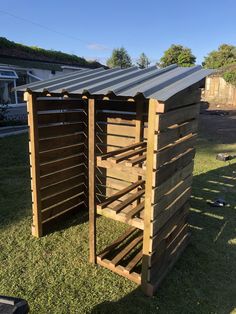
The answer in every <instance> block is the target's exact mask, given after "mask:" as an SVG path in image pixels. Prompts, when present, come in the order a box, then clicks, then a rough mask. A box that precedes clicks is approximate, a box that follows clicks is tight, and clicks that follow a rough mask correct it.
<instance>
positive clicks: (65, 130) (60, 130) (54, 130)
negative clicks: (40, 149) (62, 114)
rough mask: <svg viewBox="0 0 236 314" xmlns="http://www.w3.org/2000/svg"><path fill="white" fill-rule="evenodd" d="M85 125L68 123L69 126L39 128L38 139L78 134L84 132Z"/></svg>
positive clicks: (82, 123) (58, 125)
mask: <svg viewBox="0 0 236 314" xmlns="http://www.w3.org/2000/svg"><path fill="white" fill-rule="evenodd" d="M84 129H85V124H84V122H79V123H70V124H56V125H51V126H43V127H39V129H38V133H39V138H40V139H44V138H50V137H54V136H62V135H67V134H71V133H78V132H81V131H84Z"/></svg>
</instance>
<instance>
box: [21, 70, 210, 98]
mask: <svg viewBox="0 0 236 314" xmlns="http://www.w3.org/2000/svg"><path fill="white" fill-rule="evenodd" d="M212 72H213V71H212V70H206V69H203V68H202V67H201V66H193V67H190V68H186V67H178V66H177V65H175V64H173V65H170V66H168V67H166V68H163V69H158V68H157V67H156V66H152V67H150V68H147V69H144V70H141V69H139V68H137V67H131V68H128V69H120V68H115V69H110V70H105V69H103V68H98V69H95V70H87V69H85V70H81V71H78V72H73V73H70V74H67V75H63V76H60V77H56V78H53V79H50V80H45V81H41V82H35V83H31V84H27V85H23V86H18V87H17V88H16V90H20V91H31V92H48V93H71V94H84V93H90V94H93V95H108V94H110V93H114V94H115V95H116V96H128V97H134V96H136V95H138V94H143V96H144V97H145V98H149V99H150V98H153V99H157V100H159V101H166V100H167V99H168V98H170V97H171V96H173V95H175V94H176V93H178V92H180V91H181V90H183V89H185V88H187V87H189V86H191V85H193V84H195V83H197V82H199V81H201V80H202V79H203V78H205V77H206V76H207V75H209V74H211V73H212Z"/></svg>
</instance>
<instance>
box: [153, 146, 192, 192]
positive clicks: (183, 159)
mask: <svg viewBox="0 0 236 314" xmlns="http://www.w3.org/2000/svg"><path fill="white" fill-rule="evenodd" d="M194 155H195V149H194V148H191V149H189V150H187V151H186V152H185V153H184V154H183V155H180V156H178V158H176V159H173V160H172V161H171V162H169V163H167V164H165V165H164V166H162V167H161V168H159V170H157V171H155V172H154V173H153V186H156V187H157V186H158V185H160V184H162V183H163V182H165V181H166V180H167V179H169V178H170V177H171V176H173V175H174V174H175V173H176V171H178V170H180V169H182V168H184V167H185V166H187V165H188V164H189V163H191V161H192V160H193V158H194Z"/></svg>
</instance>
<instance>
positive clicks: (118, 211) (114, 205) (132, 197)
mask: <svg viewBox="0 0 236 314" xmlns="http://www.w3.org/2000/svg"><path fill="white" fill-rule="evenodd" d="M144 185H145V181H144V180H142V179H140V180H138V181H136V182H134V183H132V184H131V185H129V186H128V187H126V188H124V189H122V190H120V191H118V192H116V193H115V194H113V195H111V196H110V197H108V198H107V199H106V200H105V201H103V202H102V203H100V204H98V205H97V213H98V214H100V215H102V216H105V217H108V218H111V219H114V220H117V221H121V222H124V223H126V224H128V225H131V226H133V227H136V228H139V229H141V230H143V229H144V222H143V213H144V201H143V200H142V199H141V198H142V197H144V193H145V187H144ZM124 197H125V199H124ZM121 198H122V199H121Z"/></svg>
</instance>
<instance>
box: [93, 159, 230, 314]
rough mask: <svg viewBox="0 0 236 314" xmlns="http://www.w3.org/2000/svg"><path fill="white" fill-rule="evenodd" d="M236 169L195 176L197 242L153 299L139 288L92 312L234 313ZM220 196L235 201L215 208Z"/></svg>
mask: <svg viewBox="0 0 236 314" xmlns="http://www.w3.org/2000/svg"><path fill="white" fill-rule="evenodd" d="M222 164H223V163H222ZM234 171H236V164H234V165H231V166H230V165H226V166H223V167H221V168H218V169H215V170H212V171H209V172H207V173H203V174H200V175H196V176H195V177H194V182H193V190H192V199H191V211H190V215H189V224H190V228H191V232H192V237H191V242H190V244H189V246H188V247H187V249H186V250H185V252H184V253H183V255H182V256H181V258H180V259H179V260H178V262H177V264H176V265H175V267H174V268H173V269H172V271H171V272H170V273H169V274H168V275H167V277H166V279H165V280H164V281H163V283H162V285H161V287H160V288H159V290H158V291H157V293H156V295H155V296H154V297H153V298H148V297H146V296H144V295H143V294H142V292H141V289H140V288H137V289H135V290H134V291H132V292H131V293H130V294H128V295H126V296H125V297H123V298H122V299H120V300H118V301H114V302H110V301H105V302H103V303H101V304H99V305H97V306H95V307H94V308H93V310H92V311H91V313H93V314H96V313H101V314H106V313H140V314H141V313H165V314H166V313H181V314H183V313H186V314H189V313H224V314H227V313H228V314H229V313H232V311H233V310H234V309H235V307H236V282H235V278H236V269H235V260H236V247H235V245H236V241H235V227H236V215H235V209H236V193H235V189H236V172H235V173H234ZM218 197H224V198H225V200H226V201H227V202H228V203H229V205H227V206H226V207H221V208H218V207H212V206H211V205H210V204H209V202H211V201H214V200H215V199H216V198H218ZM104 289H105V288H104Z"/></svg>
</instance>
